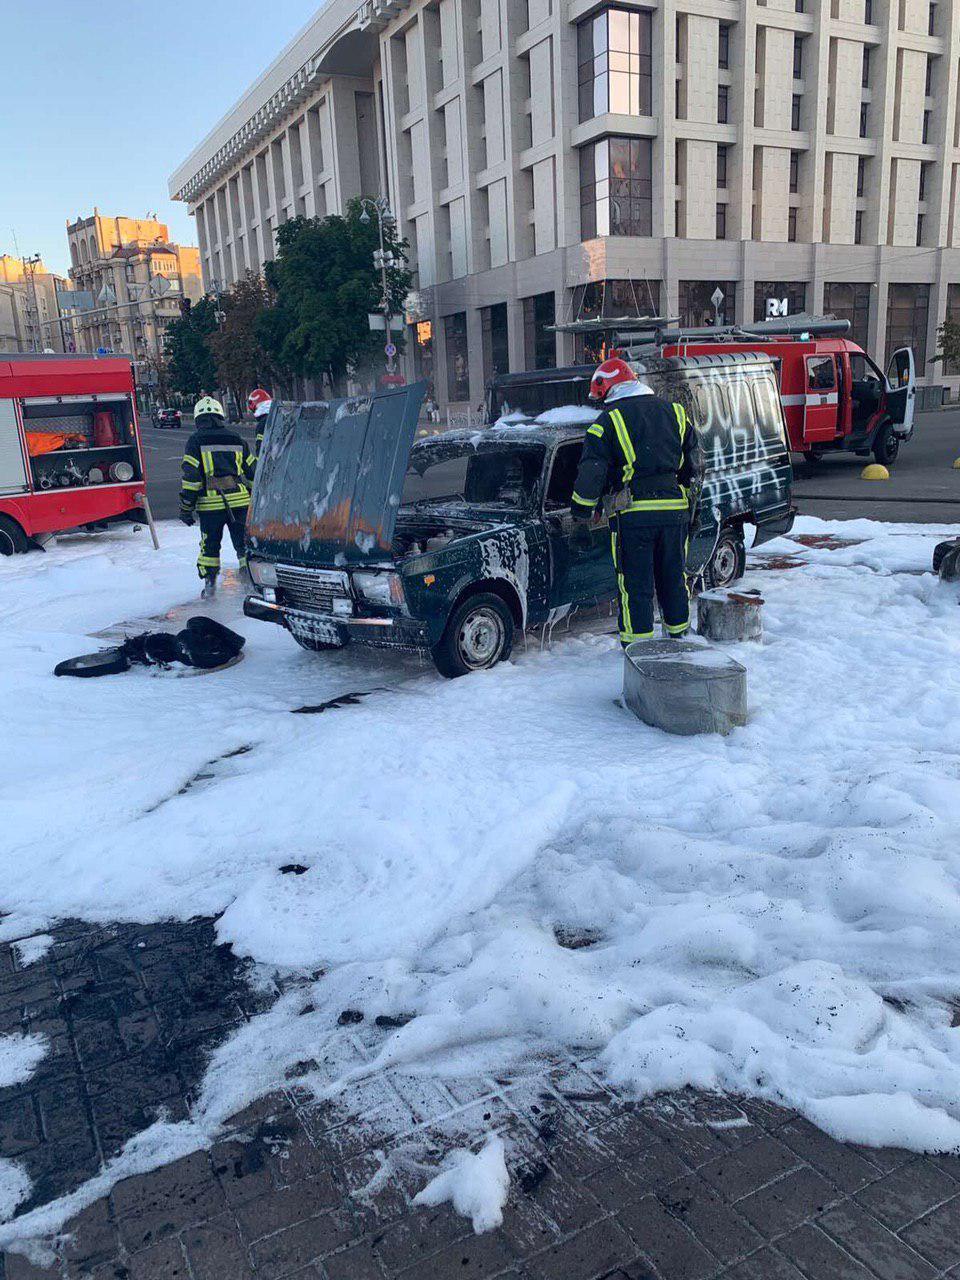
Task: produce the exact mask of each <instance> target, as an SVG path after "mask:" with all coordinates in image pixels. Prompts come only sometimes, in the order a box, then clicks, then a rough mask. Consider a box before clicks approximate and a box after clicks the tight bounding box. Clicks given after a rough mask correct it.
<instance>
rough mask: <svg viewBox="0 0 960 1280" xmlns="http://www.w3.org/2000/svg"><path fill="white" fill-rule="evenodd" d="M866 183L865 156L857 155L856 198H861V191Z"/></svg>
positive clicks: (862, 191)
mask: <svg viewBox="0 0 960 1280" xmlns="http://www.w3.org/2000/svg"><path fill="white" fill-rule="evenodd" d="M866 185H867V158H866V156H858V158H857V199H858V200H862V199H863V193H864V191H865V190H866Z"/></svg>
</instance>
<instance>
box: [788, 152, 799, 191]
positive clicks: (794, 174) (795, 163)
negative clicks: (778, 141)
mask: <svg viewBox="0 0 960 1280" xmlns="http://www.w3.org/2000/svg"><path fill="white" fill-rule="evenodd" d="M799 190H800V152H799V151H791V152H790V194H791V195H796V194H797V192H798V191H799Z"/></svg>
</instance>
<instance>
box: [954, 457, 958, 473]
mask: <svg viewBox="0 0 960 1280" xmlns="http://www.w3.org/2000/svg"><path fill="white" fill-rule="evenodd" d="M953 469H954V471H960V458H954V460H953Z"/></svg>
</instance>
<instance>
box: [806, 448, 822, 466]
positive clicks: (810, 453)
mask: <svg viewBox="0 0 960 1280" xmlns="http://www.w3.org/2000/svg"><path fill="white" fill-rule="evenodd" d="M821 456H822V455H821V454H819V453H817V451H816V450H815V449H808V450H807V451H806V453H805V454H804V455H803V460H804V462H806V463H807V464H808V466H811V467H815V466H816V465H817V463H818V462H819V461H820V458H821Z"/></svg>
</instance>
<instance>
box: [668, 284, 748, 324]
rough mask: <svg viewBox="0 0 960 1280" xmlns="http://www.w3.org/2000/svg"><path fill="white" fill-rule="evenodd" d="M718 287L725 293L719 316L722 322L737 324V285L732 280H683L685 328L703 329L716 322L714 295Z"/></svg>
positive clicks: (682, 301) (682, 313)
mask: <svg viewBox="0 0 960 1280" xmlns="http://www.w3.org/2000/svg"><path fill="white" fill-rule="evenodd" d="M717 289H719V290H720V292H721V293H722V294H723V301H722V302H721V303H720V306H719V308H718V311H719V316H718V317H717V318H719V320H720V323H721V324H736V322H737V316H736V298H737V286H736V284H735V283H734V282H733V281H732V280H681V281H680V299H679V300H680V323H681V325H683V326H684V328H688V329H702V328H704V327H705V326H706V325H712V324H713V323H714V318H715V314H716V313H715V312H714V309H713V299H712V295H713V293H714V292H715V291H716V290H717Z"/></svg>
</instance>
